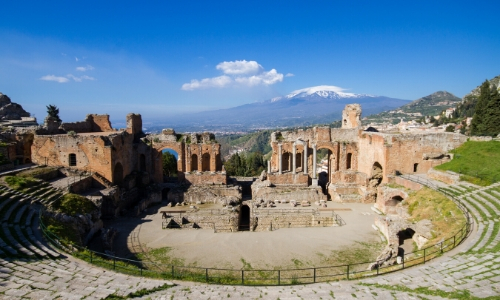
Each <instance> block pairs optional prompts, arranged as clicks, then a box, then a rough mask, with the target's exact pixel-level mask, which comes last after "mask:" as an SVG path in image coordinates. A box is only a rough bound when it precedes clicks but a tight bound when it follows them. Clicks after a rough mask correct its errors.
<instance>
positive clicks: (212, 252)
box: [106, 202, 381, 268]
mask: <svg viewBox="0 0 500 300" xmlns="http://www.w3.org/2000/svg"><path fill="white" fill-rule="evenodd" d="M328 206H329V208H334V209H335V208H338V209H339V210H337V211H336V213H337V214H338V215H340V216H341V217H342V219H344V221H345V222H346V225H344V226H341V227H338V226H336V227H320V228H315V227H309V228H281V229H278V230H276V231H271V232H269V231H267V232H249V231H244V232H232V233H214V232H213V230H211V229H162V225H161V224H162V218H161V214H160V213H158V212H159V211H161V210H165V209H167V208H166V207H165V206H157V207H153V208H149V209H148V210H147V211H146V213H145V214H144V215H142V216H141V217H128V218H125V217H124V218H119V219H117V220H114V221H113V222H112V223H108V224H106V225H107V226H113V227H114V228H117V229H118V230H119V233H118V235H117V238H116V240H115V250H117V254H118V255H119V256H122V257H123V256H129V257H133V254H134V253H138V252H143V251H146V249H148V248H149V249H154V248H161V247H170V248H171V251H170V252H169V255H170V256H171V257H172V258H176V259H180V260H181V261H183V264H185V265H191V266H200V267H221V268H226V267H227V268H240V267H243V261H244V262H245V263H246V264H250V265H251V266H252V267H253V268H275V267H300V266H304V267H306V266H313V265H315V266H318V265H325V264H327V265H329V264H331V263H329V262H325V258H328V257H329V256H330V255H331V252H332V251H336V250H342V249H346V248H347V247H359V242H362V243H369V244H371V243H380V242H381V235H380V234H379V233H378V231H376V230H374V229H373V227H372V224H373V223H374V217H375V215H376V214H375V213H374V212H373V211H372V210H371V208H370V207H371V206H372V205H369V204H357V203H351V204H348V203H345V204H343V203H332V202H329V203H328ZM169 209H171V208H169ZM377 255H378V253H377ZM247 266H248V265H247Z"/></svg>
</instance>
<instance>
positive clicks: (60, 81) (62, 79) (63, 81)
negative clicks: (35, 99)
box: [40, 75, 69, 83]
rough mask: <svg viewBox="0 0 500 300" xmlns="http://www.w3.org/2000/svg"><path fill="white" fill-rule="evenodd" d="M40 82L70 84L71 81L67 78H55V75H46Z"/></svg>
mask: <svg viewBox="0 0 500 300" xmlns="http://www.w3.org/2000/svg"><path fill="white" fill-rule="evenodd" d="M40 80H45V81H55V82H59V83H65V82H68V81H69V79H68V78H66V77H61V76H55V75H45V76H42V77H41V78H40Z"/></svg>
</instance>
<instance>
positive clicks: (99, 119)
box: [60, 114, 113, 133]
mask: <svg viewBox="0 0 500 300" xmlns="http://www.w3.org/2000/svg"><path fill="white" fill-rule="evenodd" d="M60 128H61V129H63V130H64V131H65V132H68V131H74V132H76V133H83V132H108V131H113V128H112V127H111V122H110V121H109V115H97V114H89V115H87V117H86V118H85V120H84V121H80V122H71V123H62V124H61V126H60Z"/></svg>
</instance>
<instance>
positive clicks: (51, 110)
mask: <svg viewBox="0 0 500 300" xmlns="http://www.w3.org/2000/svg"><path fill="white" fill-rule="evenodd" d="M46 107H47V114H48V115H49V118H51V119H53V120H55V121H57V122H61V118H59V108H57V106H55V105H53V104H49V105H47V106H46Z"/></svg>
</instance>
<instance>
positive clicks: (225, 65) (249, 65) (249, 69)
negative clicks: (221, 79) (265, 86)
mask: <svg viewBox="0 0 500 300" xmlns="http://www.w3.org/2000/svg"><path fill="white" fill-rule="evenodd" d="M215 68H216V69H217V70H221V71H222V72H224V74H229V75H240V74H255V73H257V72H259V71H260V70H262V66H261V65H259V64H258V63H257V62H256V61H254V60H251V61H246V60H236V61H224V62H221V63H220V64H218V65H217V66H216V67H215Z"/></svg>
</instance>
